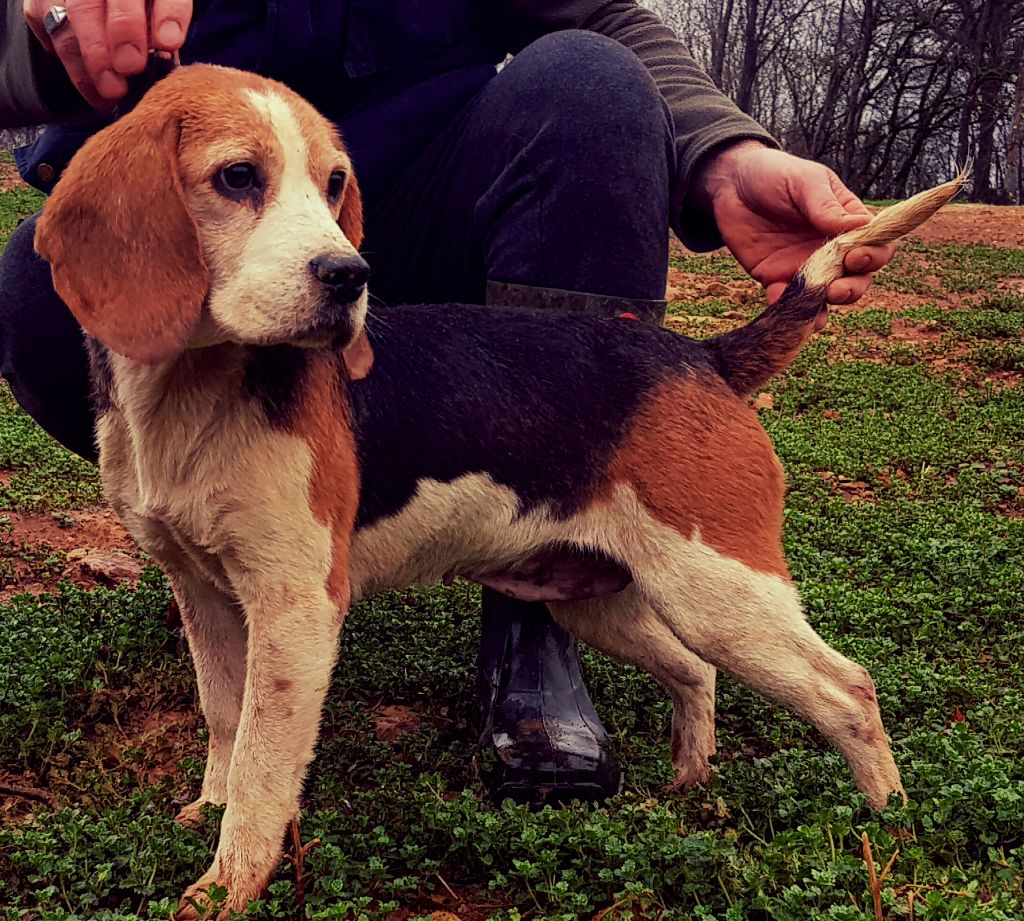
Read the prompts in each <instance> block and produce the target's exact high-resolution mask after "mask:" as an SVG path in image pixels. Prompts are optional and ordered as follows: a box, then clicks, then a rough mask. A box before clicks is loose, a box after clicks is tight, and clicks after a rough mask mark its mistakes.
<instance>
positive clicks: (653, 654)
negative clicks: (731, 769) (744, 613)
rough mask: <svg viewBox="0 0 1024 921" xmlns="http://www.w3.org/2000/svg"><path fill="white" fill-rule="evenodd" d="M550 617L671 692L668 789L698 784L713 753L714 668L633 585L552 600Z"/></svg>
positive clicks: (706, 774) (708, 770)
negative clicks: (672, 775)
mask: <svg viewBox="0 0 1024 921" xmlns="http://www.w3.org/2000/svg"><path fill="white" fill-rule="evenodd" d="M551 611H552V614H553V616H554V617H555V619H556V620H557V621H558V622H559V623H560V624H561V625H562V627H564V628H565V629H566V630H568V631H569V632H570V633H572V634H573V635H574V636H576V637H577V638H578V639H580V640H582V641H583V642H584V643H587V644H588V645H590V646H593V647H594V648H595V649H600V650H601V651H602V652H604V653H605V654H607V655H610V656H612V657H613V658H615V659H618V660H619V661H620V662H626V663H628V664H630V665H635V666H637V667H638V668H642V669H643V670H644V671H646V672H647V673H648V674H650V675H652V676H653V677H654V678H655V679H656V680H657V681H658V682H659V683H660V684H661V685H662V687H664V688H665V689H666V690H667V691H668V692H669V695H670V696H671V697H672V705H673V706H672V765H673V767H674V768H675V769H676V778H675V780H674V781H673V783H672V784H671V785H670V786H671V788H678V787H683V788H688V787H692V786H696V785H698V784H702V783H704V782H706V781H707V779H708V778H709V777H710V776H711V765H710V763H709V760H708V759H709V758H710V757H711V756H712V755H713V754H714V753H715V668H714V666H713V665H709V664H708V663H707V662H704V661H702V660H701V659H700V658H698V657H697V656H696V655H694V654H693V653H692V652H691V651H690V650H689V649H687V648H686V646H684V645H683V644H682V643H681V642H680V641H679V639H678V637H676V636H675V634H673V633H672V631H671V630H669V629H668V628H667V627H666V626H665V625H664V624H663V623H662V622H661V621H660V620H659V619H658V617H657V615H656V614H655V612H654V610H653V609H652V608H651V606H650V605H649V604H648V603H647V602H646V601H645V600H644V599H643V598H642V597H641V596H640V594H639V593H638V592H637V590H636V586H635V585H631V586H629V587H628V588H626V589H625V590H623V591H621V592H619V593H618V594H615V595H608V596H606V597H604V598H598V599H594V600H592V601H583V602H574V603H560V604H552V605H551Z"/></svg>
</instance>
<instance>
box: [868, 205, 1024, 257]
mask: <svg viewBox="0 0 1024 921" xmlns="http://www.w3.org/2000/svg"><path fill="white" fill-rule="evenodd" d="M875 210H877V209H875ZM912 236H913V237H914V238H916V239H918V240H920V241H921V242H922V243H985V244H987V245H988V246H1005V247H1010V248H1014V249H1017V248H1022V247H1024V206H1021V205H972V204H963V205H947V206H946V207H945V208H943V209H942V210H941V211H940V212H939V213H938V214H936V215H935V217H933V218H931V219H930V220H929V221H928V223H926V224H925V225H924V226H923V227H920V228H919V229H918V230H916V231H915V232H914V233H913V234H912Z"/></svg>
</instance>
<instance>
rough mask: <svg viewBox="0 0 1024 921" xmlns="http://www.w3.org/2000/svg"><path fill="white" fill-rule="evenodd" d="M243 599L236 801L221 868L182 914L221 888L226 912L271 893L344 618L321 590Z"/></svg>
mask: <svg viewBox="0 0 1024 921" xmlns="http://www.w3.org/2000/svg"><path fill="white" fill-rule="evenodd" d="M243 602H244V604H245V609H246V615H247V623H248V654H247V664H248V667H247V670H246V676H245V691H244V696H243V701H242V713H241V720H240V722H239V726H238V732H237V733H236V736H235V745H234V751H233V753H232V758H231V769H230V773H229V775H228V790H227V792H228V805H227V809H226V810H225V812H224V818H223V821H222V823H221V832H220V842H219V844H218V846H217V853H216V856H215V857H214V861H213V865H212V866H211V867H210V869H209V870H208V871H207V873H206V874H205V875H204V876H203V877H202V878H201V879H200V880H199V881H198V882H197V883H196V884H195V885H194V886H192V887H190V888H189V889H188V890H187V891H186V893H185V895H184V897H183V899H182V903H181V906H180V908H179V914H178V917H179V918H182V919H190V918H196V917H200V916H201V915H202V906H203V902H204V901H205V900H206V896H205V893H206V891H208V890H209V888H210V886H212V885H214V884H216V885H218V886H221V887H223V888H225V889H227V891H228V893H229V895H228V899H227V902H226V903H225V904H224V905H222V906H221V909H222V911H221V917H224V918H226V917H227V916H228V914H229V912H230V911H231V910H235V911H241V910H243V909H244V908H245V906H246V905H247V904H248V902H249V901H250V900H251V899H254V898H258V897H259V896H260V895H261V893H262V892H263V890H264V889H265V887H266V885H267V883H268V882H269V880H270V877H271V875H272V874H273V872H274V870H275V868H276V866H277V864H278V861H279V860H280V857H281V845H282V838H283V836H284V831H285V828H286V826H287V824H288V822H289V821H290V820H291V819H292V818H294V817H295V816H296V815H297V813H298V808H299V794H300V792H301V786H302V781H303V779H304V777H305V774H306V768H307V766H308V765H309V762H310V760H311V759H312V756H313V748H314V745H315V743H316V737H317V731H318V729H319V724H320V711H321V708H322V706H323V701H324V697H325V696H326V693H327V687H328V684H329V682H330V678H331V668H332V666H333V664H334V659H335V652H336V647H337V640H338V633H339V630H340V627H341V618H340V616H339V611H338V607H337V606H336V605H335V604H334V603H332V602H331V601H330V600H329V599H328V597H327V594H326V591H325V590H324V589H323V588H322V587H312V586H304V587H302V588H289V589H287V590H285V589H281V590H279V591H274V592H268V593H262V592H261V593H253V594H251V595H249V596H248V597H245V598H243ZM197 906H198V910H197Z"/></svg>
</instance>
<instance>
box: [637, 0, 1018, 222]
mask: <svg viewBox="0 0 1024 921" xmlns="http://www.w3.org/2000/svg"><path fill="white" fill-rule="evenodd" d="M642 2H643V3H644V5H645V6H648V7H650V8H651V9H653V10H655V11H656V12H658V13H659V14H660V15H661V16H662V17H663V18H664V19H665V21H666V22H667V23H668V24H669V25H670V26H671V27H672V28H673V29H674V30H675V31H676V32H677V33H678V35H679V36H680V37H681V38H682V39H683V40H684V41H685V42H686V43H687V44H688V45H689V47H690V49H691V51H692V52H693V54H694V56H695V57H696V58H697V60H698V61H700V62H701V63H702V64H703V65H704V66H705V67H706V69H707V71H708V73H710V74H711V76H712V78H713V79H714V80H715V82H716V83H717V84H718V85H719V86H720V87H721V88H722V89H723V90H724V91H725V92H726V93H728V94H729V95H730V96H732V98H733V99H735V100H736V102H737V103H738V104H739V106H740V108H742V109H743V110H744V111H746V112H749V113H750V114H751V115H753V116H754V117H755V118H756V119H758V121H760V122H761V123H762V124H763V125H764V126H765V127H766V128H768V130H769V131H771V132H772V133H773V134H774V135H775V136H776V137H777V138H778V139H779V140H780V141H781V142H782V143H783V144H784V145H785V147H786V148H787V149H788V150H790V151H792V152H793V153H797V154H801V155H804V156H807V157H811V158H813V159H815V160H820V161H822V162H824V163H827V164H828V165H829V166H831V167H832V168H833V169H835V171H836V172H837V173H838V174H839V175H840V176H841V177H842V179H843V180H844V181H845V182H846V183H848V184H849V185H850V186H851V187H852V188H853V189H855V190H856V191H857V192H858V193H859V194H861V195H866V196H870V197H872V198H901V197H903V196H905V195H907V194H909V193H913V192H914V191H917V190H919V189H921V188H924V187H926V186H929V185H932V184H934V183H936V182H938V181H941V180H944V179H946V178H948V177H949V175H950V171H951V169H952V168H953V166H954V165H957V164H962V163H964V162H965V161H966V160H967V158H968V157H972V158H973V160H974V184H973V189H972V192H971V198H972V199H973V200H975V201H984V202H1019V201H1020V200H1021V190H1022V180H1024V175H1022V173H1024V171H1022V163H1021V159H1022V158H1021V146H1022V139H1024V0H642Z"/></svg>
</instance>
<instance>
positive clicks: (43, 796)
mask: <svg viewBox="0 0 1024 921" xmlns="http://www.w3.org/2000/svg"><path fill="white" fill-rule="evenodd" d="M0 796H20V797H21V798H22V799H31V800H35V801H36V802H39V803H46V805H47V806H49V807H50V808H51V809H56V808H57V801H56V800H55V799H54V798H53V797H52V796H51V795H50V794H49V793H47V792H46V790H40V789H39V788H38V787H14V786H11V785H9V784H0Z"/></svg>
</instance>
